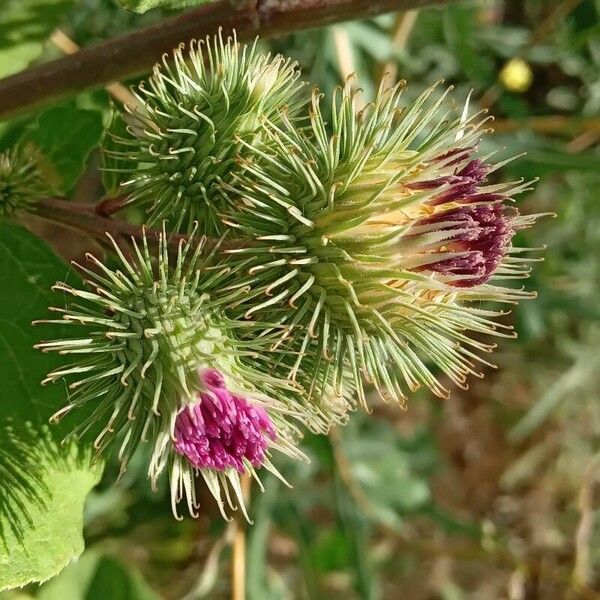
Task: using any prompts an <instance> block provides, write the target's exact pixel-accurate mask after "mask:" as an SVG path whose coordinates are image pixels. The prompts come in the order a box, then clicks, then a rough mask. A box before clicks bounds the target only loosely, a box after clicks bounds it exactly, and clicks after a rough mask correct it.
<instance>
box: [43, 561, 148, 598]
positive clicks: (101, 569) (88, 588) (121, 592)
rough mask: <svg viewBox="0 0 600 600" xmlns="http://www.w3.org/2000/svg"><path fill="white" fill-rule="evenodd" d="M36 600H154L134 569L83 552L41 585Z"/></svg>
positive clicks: (144, 582)
mask: <svg viewBox="0 0 600 600" xmlns="http://www.w3.org/2000/svg"><path fill="white" fill-rule="evenodd" d="M37 598H38V600H96V599H97V600H105V599H108V598H110V600H158V595H157V594H155V593H154V592H153V591H152V589H151V588H150V586H149V585H148V584H147V583H146V581H145V580H144V579H143V577H142V576H141V575H140V573H138V572H137V571H136V570H135V569H132V568H125V566H124V565H122V564H121V563H119V562H117V561H116V560H114V559H113V558H110V557H108V556H103V555H101V554H99V553H97V552H94V551H87V552H85V554H84V555H83V556H82V557H81V558H80V559H79V560H78V561H76V562H73V563H72V564H70V565H69V566H68V567H67V568H66V569H65V570H64V571H63V572H62V573H61V574H60V575H59V576H58V577H56V578H55V579H53V580H52V581H50V582H48V583H47V584H45V585H44V586H43V587H42V589H41V590H40V592H39V593H38V595H37Z"/></svg>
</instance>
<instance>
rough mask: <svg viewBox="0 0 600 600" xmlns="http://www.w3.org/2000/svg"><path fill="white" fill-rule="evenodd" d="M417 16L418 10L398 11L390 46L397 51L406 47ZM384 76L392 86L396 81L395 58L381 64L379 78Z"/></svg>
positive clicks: (396, 64)
mask: <svg viewBox="0 0 600 600" xmlns="http://www.w3.org/2000/svg"><path fill="white" fill-rule="evenodd" d="M418 16H419V11H418V10H405V11H402V12H399V13H398V15H397V17H396V22H395V23H394V27H393V29H392V31H393V35H392V48H393V49H394V50H396V51H399V50H402V49H404V48H405V47H406V44H407V43H408V39H409V38H410V34H411V32H412V30H413V27H414V26H415V23H416V22H417V17H418ZM384 77H388V78H389V79H388V85H390V86H392V85H394V84H395V83H396V81H397V79H398V61H397V60H396V59H394V58H390V59H389V60H388V61H387V62H385V63H384V64H383V65H382V67H381V70H380V80H381V79H383V78H384Z"/></svg>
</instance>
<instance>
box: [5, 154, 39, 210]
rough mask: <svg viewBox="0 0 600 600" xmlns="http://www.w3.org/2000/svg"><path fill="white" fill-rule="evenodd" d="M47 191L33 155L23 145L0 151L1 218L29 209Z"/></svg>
mask: <svg viewBox="0 0 600 600" xmlns="http://www.w3.org/2000/svg"><path fill="white" fill-rule="evenodd" d="M47 192H48V188H47V186H46V185H45V184H44V180H43V178H42V174H41V173H40V170H39V167H38V163H37V161H36V160H35V158H34V157H33V156H30V155H28V154H27V153H26V152H25V151H24V150H23V148H21V147H17V148H13V149H11V150H9V151H7V152H4V153H0V219H1V218H7V217H13V216H14V215H15V214H17V213H19V212H20V211H24V210H27V209H28V208H29V206H30V205H31V204H32V203H33V202H35V201H36V200H39V199H40V197H42V196H43V195H44V194H45V193H47Z"/></svg>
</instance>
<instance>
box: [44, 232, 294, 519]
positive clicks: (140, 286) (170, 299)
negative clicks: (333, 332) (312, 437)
mask: <svg viewBox="0 0 600 600" xmlns="http://www.w3.org/2000/svg"><path fill="white" fill-rule="evenodd" d="M204 244H205V240H204V239H202V240H195V238H194V236H193V235H192V236H191V238H190V239H189V240H188V241H183V240H181V241H180V243H179V245H178V246H177V250H176V261H175V265H173V266H170V264H169V262H170V261H169V244H168V241H167V237H166V234H165V233H164V232H163V234H162V235H160V237H159V243H158V258H157V259H153V257H152V254H151V252H150V249H149V245H148V239H147V237H146V235H143V237H142V245H141V246H140V245H139V244H138V243H137V242H136V241H135V240H132V247H133V256H132V257H131V258H127V257H126V256H125V254H124V253H123V250H122V249H121V248H120V247H119V246H118V244H117V243H115V242H114V241H113V245H114V251H115V253H116V255H117V257H118V259H119V263H120V264H119V267H118V268H117V269H112V268H109V267H108V266H106V265H104V264H103V263H102V262H100V261H99V260H97V259H96V258H94V257H93V256H91V255H88V259H89V260H90V261H91V262H92V263H93V269H88V268H85V267H81V266H79V268H80V270H81V271H82V272H83V273H84V274H85V275H86V276H87V277H88V278H89V279H88V282H87V283H88V286H87V289H79V288H77V287H72V286H70V285H67V284H64V283H59V284H57V285H56V286H55V288H56V289H57V290H60V291H62V292H64V293H65V294H66V295H67V297H68V296H70V297H71V298H72V299H71V301H69V302H68V304H67V307H66V308H55V309H54V310H55V311H57V312H59V313H61V314H62V319H56V320H50V321H44V322H46V323H48V322H49V323H59V324H62V325H64V324H65V322H66V323H69V324H72V326H73V327H74V328H75V334H74V336H73V337H71V338H69V339H64V340H56V341H46V342H43V343H40V344H39V345H38V348H40V349H41V350H43V351H46V352H47V351H54V352H59V353H61V354H64V355H68V356H69V357H70V359H71V360H72V362H71V363H70V364H68V365H66V366H64V367H61V368H59V369H56V370H54V371H52V372H51V373H50V374H49V375H48V377H47V378H46V380H45V381H46V382H53V381H58V380H62V379H66V380H67V381H68V383H69V386H68V389H69V390H70V397H69V402H68V404H67V405H66V406H65V407H64V408H63V409H62V410H60V411H59V412H58V413H56V415H55V417H54V419H55V420H56V419H60V418H62V417H63V416H64V415H65V414H66V413H68V412H70V411H71V410H73V409H74V408H76V407H79V406H82V405H87V407H88V410H89V411H90V412H89V416H88V417H87V418H86V419H85V420H83V421H82V422H81V423H80V424H79V425H78V426H77V427H76V429H75V433H76V434H77V435H79V436H82V435H83V434H84V433H86V431H87V430H89V429H92V430H95V432H96V433H97V435H96V437H95V442H94V446H95V448H96V449H97V450H98V451H99V452H101V451H103V450H105V449H106V448H107V447H108V446H109V445H110V444H111V442H112V441H113V440H114V438H115V437H116V435H117V434H121V445H120V450H119V459H120V461H121V464H122V471H124V470H125V469H126V467H127V463H128V461H129V459H130V458H131V456H132V454H133V453H134V452H135V450H136V449H137V447H138V445H139V444H140V442H144V441H148V440H151V441H152V444H153V452H152V457H151V460H150V465H149V469H148V475H149V477H150V479H151V481H152V483H153V485H154V484H155V483H156V480H157V479H158V477H159V475H160V474H161V473H162V471H163V470H164V469H165V467H167V466H169V469H170V471H171V477H170V478H171V491H172V499H173V510H174V512H175V511H176V508H175V505H176V503H177V501H179V500H180V499H181V498H182V497H183V495H186V496H187V501H188V505H189V508H190V512H191V513H192V514H195V509H196V508H197V503H196V496H195V488H194V477H193V475H194V473H200V474H201V475H202V477H203V478H204V480H205V481H206V483H207V485H208V487H209V489H210V491H211V493H212V494H213V495H214V496H215V498H216V499H217V501H218V503H219V506H220V507H221V510H223V501H222V499H221V489H223V490H224V491H225V494H226V498H227V500H228V501H229V504H230V505H231V504H232V502H231V499H230V495H229V486H231V488H232V489H233V491H234V493H235V496H236V497H237V500H238V504H240V505H242V506H243V496H242V494H241V488H240V482H239V476H240V474H241V473H243V472H250V473H254V471H255V468H258V467H261V466H264V467H265V468H266V469H268V470H270V471H272V472H274V473H277V471H276V469H275V467H274V466H273V465H272V463H271V461H270V459H269V455H270V451H271V450H273V449H275V450H279V451H282V452H285V453H286V454H288V455H291V456H294V457H299V456H300V453H299V452H298V451H297V450H296V449H295V447H294V445H293V441H294V439H295V437H296V435H297V433H298V432H297V430H296V428H295V427H293V426H292V425H290V424H288V422H287V421H286V418H287V417H288V416H294V415H295V413H294V411H293V410H291V409H290V407H289V406H287V405H286V404H284V403H282V402H278V401H276V400H274V399H268V400H267V395H266V394H267V392H269V391H272V389H273V388H274V386H276V385H277V384H278V383H279V382H277V381H275V380H274V379H273V378H269V377H268V376H266V375H262V374H260V373H259V372H257V371H255V370H254V369H253V368H252V364H251V363H252V357H253V356H254V355H255V354H256V353H257V352H260V350H261V349H262V347H263V346H264V345H265V344H267V343H269V342H268V340H267V341H265V340H264V339H263V338H256V339H254V341H248V342H240V341H239V340H238V339H236V337H235V329H236V328H248V327H249V326H250V327H251V326H252V324H248V323H244V322H242V323H236V322H235V321H232V320H230V319H228V318H227V317H225V316H224V315H223V313H222V304H223V303H226V302H227V301H231V299H232V295H231V294H230V295H229V296H227V295H222V296H221V297H220V299H216V300H215V299H213V297H212V296H211V295H210V294H209V293H208V291H209V290H212V289H214V288H215V287H218V286H219V285H220V284H221V282H222V281H223V278H224V277H226V276H227V273H228V271H229V269H228V268H227V267H224V266H223V265H221V264H218V263H217V264H214V265H212V266H210V264H211V262H212V253H209V254H207V255H203V253H202V249H203V246H204ZM235 295H237V294H236V293H234V294H233V296H235ZM255 337H256V336H255ZM210 369H212V370H213V371H214V372H215V373H218V376H219V377H220V378H221V379H220V380H219V381H220V382H221V383H220V384H219V385H216V384H214V383H210V382H209V381H208V380H207V378H206V376H205V375H204V373H205V372H206V371H207V370H210ZM213 379H214V377H213ZM226 380H227V385H228V386H229V389H233V390H236V389H238V390H240V392H239V394H240V396H241V397H243V398H244V402H243V403H238V404H239V406H238V409H237V410H236V409H230V408H228V407H230V405H231V403H232V402H234V399H235V397H237V396H235V392H231V394H233V396H231V399H230V401H229V402H225V401H224V404H223V405H222V406H221V405H220V404H219V405H218V406H217V404H214V403H213V407H214V410H217V408H218V407H219V406H220V407H221V408H220V409H221V410H222V413H223V414H224V415H229V420H230V426H229V428H228V429H225V424H224V423H220V425H219V427H221V428H222V429H221V431H222V433H223V432H225V431H226V432H227V435H229V436H232V440H233V441H235V437H236V436H239V435H246V434H247V432H248V431H249V429H248V427H249V425H248V423H249V421H248V419H249V416H248V415H252V414H256V411H259V412H260V411H263V412H264V411H265V410H266V411H267V412H264V416H263V419H262V421H261V422H263V421H264V422H265V423H267V422H268V427H266V426H265V428H266V429H268V434H269V435H268V437H267V438H265V440H262V441H261V439H259V438H257V437H255V439H254V442H253V443H256V444H259V445H260V452H258V453H257V451H255V450H254V448H251V447H248V446H243V445H241V444H240V443H239V442H236V443H235V444H234V446H233V450H231V451H232V452H234V454H235V453H236V452H237V453H238V454H236V457H237V459H238V460H237V462H235V465H234V464H233V463H230V462H227V461H223V460H221V461H220V462H219V460H218V456H217V455H215V456H213V458H215V460H214V461H213V462H212V463H209V462H206V461H205V462H204V463H199V462H194V460H191V458H190V456H191V454H190V453H189V452H184V451H182V448H183V446H181V442H182V438H181V435H180V433H181V431H185V429H184V430H182V429H181V427H179V428H178V425H177V424H178V422H180V420H181V414H182V412H185V411H193V408H194V407H195V406H196V405H197V404H198V402H199V401H200V399H202V398H204V399H205V401H206V402H209V400H210V399H211V398H215V397H217V396H219V394H221V393H223V390H222V389H221V388H223V389H226V388H225V387H224V386H225V381H226ZM282 385H284V386H285V384H282ZM228 393H229V392H228ZM242 404H243V407H245V409H244V410H245V413H244V414H245V415H246V416H245V417H244V418H243V419H242V418H241V417H240V418H238V417H236V416H235V415H237V414H238V413H240V411H241V408H240V407H242ZM263 407H264V408H263ZM196 412H197V411H196ZM82 414H83V413H82ZM192 414H195V413H193V412H192ZM240 414H241V413H240ZM261 414H263V413H261ZM196 417H198V418H196ZM199 417H200V413H197V414H196V416H195V417H194V419H193V422H194V423H196V425H197V427H198V430H197V433H196V434H193V436H195V439H199V440H203V442H202V443H208V440H209V439H210V436H211V435H214V434H211V431H210V429H206V430H205V421H206V415H204V417H205V419H204V421H203V420H202V419H199ZM189 423H190V421H189V420H188V424H189ZM206 427H208V425H206ZM236 427H237V428H239V429H240V431H241V432H245V433H236ZM98 428H101V430H100V431H99V433H98V432H97V429H98ZM190 435H192V434H190ZM224 436H225V434H224V433H223V437H222V438H221V442H220V445H213V450H215V452H216V451H217V450H218V449H219V448H220V450H219V452H221V453H222V452H224V451H227V447H226V446H225V447H224V446H223V444H225V437H224ZM196 454H197V453H196ZM186 457H187V458H186ZM258 457H260V460H253V458H254V459H257V458H258ZM184 459H185V460H184ZM175 514H176V513H175Z"/></svg>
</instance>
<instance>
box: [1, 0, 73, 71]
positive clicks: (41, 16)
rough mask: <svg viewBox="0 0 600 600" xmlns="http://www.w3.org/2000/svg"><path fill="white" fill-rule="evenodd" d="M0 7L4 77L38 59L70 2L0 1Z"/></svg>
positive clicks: (57, 0)
mask: <svg viewBox="0 0 600 600" xmlns="http://www.w3.org/2000/svg"><path fill="white" fill-rule="evenodd" d="M0 4H1V9H0V77H6V76H8V75H12V74H13V73H17V72H18V71H20V70H21V69H24V68H25V67H27V66H28V65H29V63H30V62H31V61H33V60H35V59H36V58H38V57H39V55H40V54H41V52H42V49H43V47H44V43H45V42H46V40H47V39H48V37H49V36H50V34H51V33H52V31H53V30H54V29H55V28H56V27H57V26H58V25H60V23H61V22H62V20H63V18H64V16H65V14H66V13H67V11H68V10H69V9H70V8H71V7H72V6H73V0H2V3H0Z"/></svg>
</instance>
